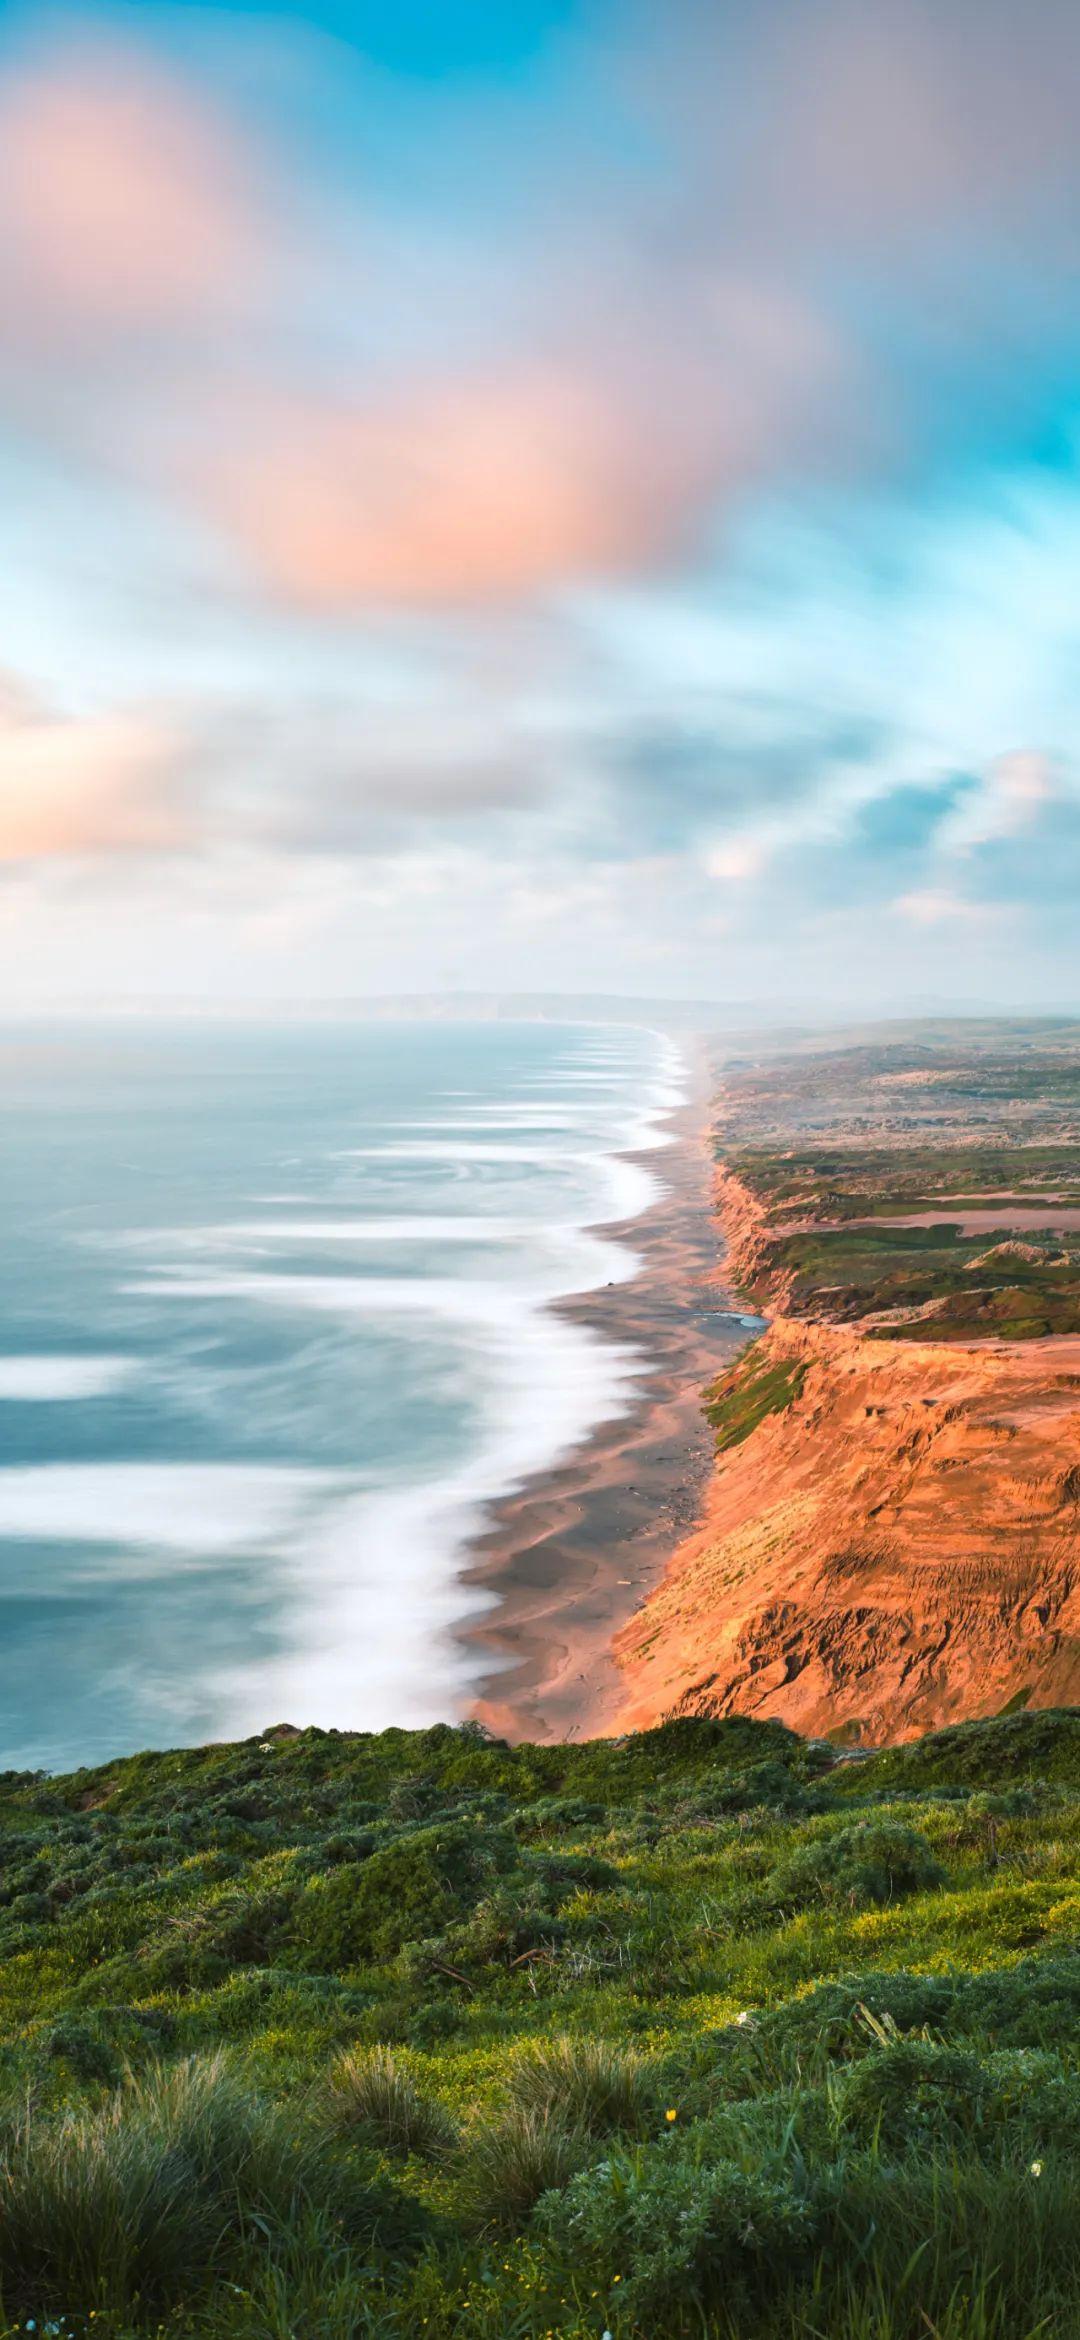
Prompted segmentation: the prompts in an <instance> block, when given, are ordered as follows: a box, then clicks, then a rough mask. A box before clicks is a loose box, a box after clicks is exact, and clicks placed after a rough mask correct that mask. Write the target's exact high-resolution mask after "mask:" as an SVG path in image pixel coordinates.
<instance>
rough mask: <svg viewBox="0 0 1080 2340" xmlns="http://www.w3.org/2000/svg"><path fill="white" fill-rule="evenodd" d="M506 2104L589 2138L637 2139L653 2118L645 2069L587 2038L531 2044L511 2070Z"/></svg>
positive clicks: (628, 2052)
mask: <svg viewBox="0 0 1080 2340" xmlns="http://www.w3.org/2000/svg"><path fill="white" fill-rule="evenodd" d="M509 2095H510V2100H511V2103H513V2104H514V2105H516V2106H517V2107H518V2108H519V2109H520V2110H521V2111H525V2112H533V2113H537V2114H539V2115H540V2117H541V2118H542V2119H545V2120H550V2119H553V2118H558V2119H561V2120H562V2121H564V2122H565V2123H566V2124H567V2125H568V2126H569V2127H571V2128H579V2129H582V2130H584V2132H585V2134H586V2135H587V2136H589V2137H609V2136H615V2135H619V2134H621V2135H623V2136H628V2137H640V2136H642V2135H644V2134H645V2132H646V2131H647V2130H648V2128H649V2127H650V2126H651V2125H652V2122H653V2121H654V2119H655V2117H656V2113H657V2088H656V2082H655V2079H654V2077H653V2073H652V2071H651V2068H650V2066H649V2065H648V2063H647V2062H646V2060H645V2058H644V2057H643V2056H642V2055H640V2054H639V2053H638V2052H637V2050H636V2049H634V2048H621V2047H616V2046H614V2045H613V2044H612V2043H611V2041H610V2040H606V2039H595V2038H592V2037H585V2038H576V2039H568V2038H562V2039H551V2040H537V2041H535V2042H530V2043H529V2044H528V2045H527V2046H525V2047H523V2048H521V2049H520V2050H519V2052H518V2054H517V2055H516V2056H515V2058H514V2061H513V2063H512V2065H511V2067H510V2077H509Z"/></svg>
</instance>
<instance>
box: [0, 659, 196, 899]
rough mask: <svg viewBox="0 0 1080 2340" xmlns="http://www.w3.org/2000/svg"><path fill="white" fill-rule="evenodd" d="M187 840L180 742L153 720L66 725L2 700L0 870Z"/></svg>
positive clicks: (100, 718)
mask: <svg viewBox="0 0 1080 2340" xmlns="http://www.w3.org/2000/svg"><path fill="white" fill-rule="evenodd" d="M188 841H189V839H188V827H187V822H186V819H185V817H184V815H183V811H182V808H181V806H180V804H179V801H178V794H177V747H176V742H175V741H174V740H173V739H172V738H171V736H170V735H169V734H168V732H167V731H166V730H165V729H164V728H162V727H161V726H160V725H158V724H157V723H156V722H154V721H153V720H152V719H151V718H150V717H148V716H143V715H138V714H125V713H121V714H107V715H93V716H84V717H82V718H76V719H69V720H64V719H58V718H56V717H52V716H44V715H40V714H37V713H34V712H32V711H30V710H28V709H27V708H26V707H25V706H24V705H23V704H21V703H20V702H19V701H18V700H17V699H16V698H15V697H14V695H13V694H11V693H9V694H8V695H7V696H6V698H0V862H20V861H43V860H54V859H58V858H62V857H65V856H73V857H74V856H78V855H85V854H93V853H105V852H114V851H117V850H125V849H126V850H128V851H143V852H154V851H158V852H160V851H166V850H170V849H175V848H176V847H178V846H180V845H183V844H185V843H187V842H188Z"/></svg>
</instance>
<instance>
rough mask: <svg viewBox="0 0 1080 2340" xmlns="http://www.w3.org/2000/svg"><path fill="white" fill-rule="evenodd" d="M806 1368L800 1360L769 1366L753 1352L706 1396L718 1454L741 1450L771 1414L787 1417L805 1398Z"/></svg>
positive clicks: (780, 1362)
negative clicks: (797, 1401)
mask: <svg viewBox="0 0 1080 2340" xmlns="http://www.w3.org/2000/svg"><path fill="white" fill-rule="evenodd" d="M806 1372H807V1368H806V1366H805V1364H803V1363H802V1362H801V1360H800V1359H798V1358H781V1359H780V1361H779V1362H778V1363H776V1364H773V1365H770V1364H769V1363H768V1362H767V1360H766V1359H765V1357H763V1356H760V1355H759V1354H758V1353H757V1352H756V1351H755V1350H754V1349H753V1348H750V1349H749V1350H747V1351H746V1353H745V1354H744V1355H743V1356H742V1357H740V1358H739V1359H738V1361H737V1363H736V1364H735V1365H733V1366H731V1367H730V1368H729V1369H728V1371H727V1372H726V1373H722V1374H721V1376H720V1379H719V1380H718V1381H714V1383H713V1385H712V1387H711V1389H708V1390H706V1392H705V1418H706V1421H707V1422H709V1423H710V1424H711V1426H712V1428H713V1430H715V1432H716V1450H717V1453H718V1454H724V1453H726V1452H727V1450H728V1448H729V1447H732V1446H741V1445H742V1442H743V1439H744V1438H749V1436H750V1433H751V1431H752V1430H756V1429H757V1428H758V1426H759V1424H760V1423H762V1422H764V1421H767V1419H768V1417H769V1415H770V1414H784V1413H786V1412H787V1409H788V1407H789V1406H791V1405H794V1403H795V1401H796V1399H797V1398H799V1397H800V1396H801V1395H802V1387H803V1383H804V1381H805V1380H806Z"/></svg>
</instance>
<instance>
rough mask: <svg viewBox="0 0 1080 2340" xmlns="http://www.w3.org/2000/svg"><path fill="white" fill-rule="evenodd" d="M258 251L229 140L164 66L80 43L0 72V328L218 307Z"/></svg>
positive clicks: (171, 319) (153, 319) (161, 317)
mask: <svg viewBox="0 0 1080 2340" xmlns="http://www.w3.org/2000/svg"><path fill="white" fill-rule="evenodd" d="M259 247H260V235H259V231H258V229H257V226H256V221H255V214H254V206H253V202H252V197H251V191H250V189H249V187H248V185H247V183H246V170H245V165H244V162H243V160H242V154H241V148H240V145H239V143H238V141H237V139H236V138H235V136H234V135H233V134H232V133H231V132H230V131H229V130H227V129H226V127H225V125H224V123H222V122H221V121H219V120H218V119H217V117H216V116H215V114H214V112H213V110H212V109H211V108H210V107H209V106H208V105H206V104H205V103H204V102H203V101H202V99H201V98H200V97H198V96H197V95H196V94H195V93H194V92H193V91H191V90H189V89H187V88H186V87H185V86H184V85H183V84H182V83H181V82H180V81H179V80H177V79H176V78H175V76H172V75H167V74H165V73H164V72H161V71H159V70H157V69H155V68H154V67H152V66H151V65H149V64H147V63H145V62H144V61H142V60H136V59H135V58H134V57H133V56H132V55H131V54H129V53H128V52H126V51H120V50H115V51H113V50H108V51H103V50H99V49H93V50H90V49H88V50H86V51H84V52H77V53H76V54H75V55H74V56H70V57H69V56H65V57H64V58H63V59H62V60H56V61H53V62H52V63H50V64H43V65H40V66H38V67H31V68H27V69H25V70H23V71H21V72H15V73H10V72H9V73H8V74H6V75H5V76H4V78H3V80H2V82H0V290H2V292H3V297H4V302H5V306H6V308H7V310H8V319H7V329H8V335H9V336H10V333H11V331H12V328H13V326H14V327H15V328H16V329H22V330H24V331H25V330H26V329H27V327H28V325H29V326H31V327H35V326H36V328H37V329H38V330H39V331H44V332H46V333H56V332H59V333H60V334H61V335H70V334H73V333H81V332H86V331H87V330H92V331H96V332H102V331H109V330H116V329H122V330H127V329H132V328H134V329H144V328H150V329H155V328H160V327H166V328H167V329H168V330H169V331H175V330H176V329H177V328H183V327H185V326H190V324H191V323H192V322H193V321H194V320H198V319H202V318H205V317H207V316H208V315H210V316H220V315H221V314H222V313H223V312H224V311H225V310H226V309H227V308H228V305H229V304H230V303H231V302H232V301H234V300H235V299H236V297H237V295H238V292H239V291H240V289H241V288H242V286H243V285H244V284H245V282H246V281H247V279H248V278H249V277H250V275H251V272H252V270H253V269H254V268H256V267H257V266H258V264H259V258H260V253H259ZM12 309H13V310H14V315H12V313H11V312H12Z"/></svg>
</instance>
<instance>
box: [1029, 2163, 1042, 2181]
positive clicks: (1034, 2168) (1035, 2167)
mask: <svg viewBox="0 0 1080 2340" xmlns="http://www.w3.org/2000/svg"><path fill="white" fill-rule="evenodd" d="M1031 2174H1032V2177H1041V2176H1042V2162H1041V2161H1033V2162H1032V2164H1031Z"/></svg>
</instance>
